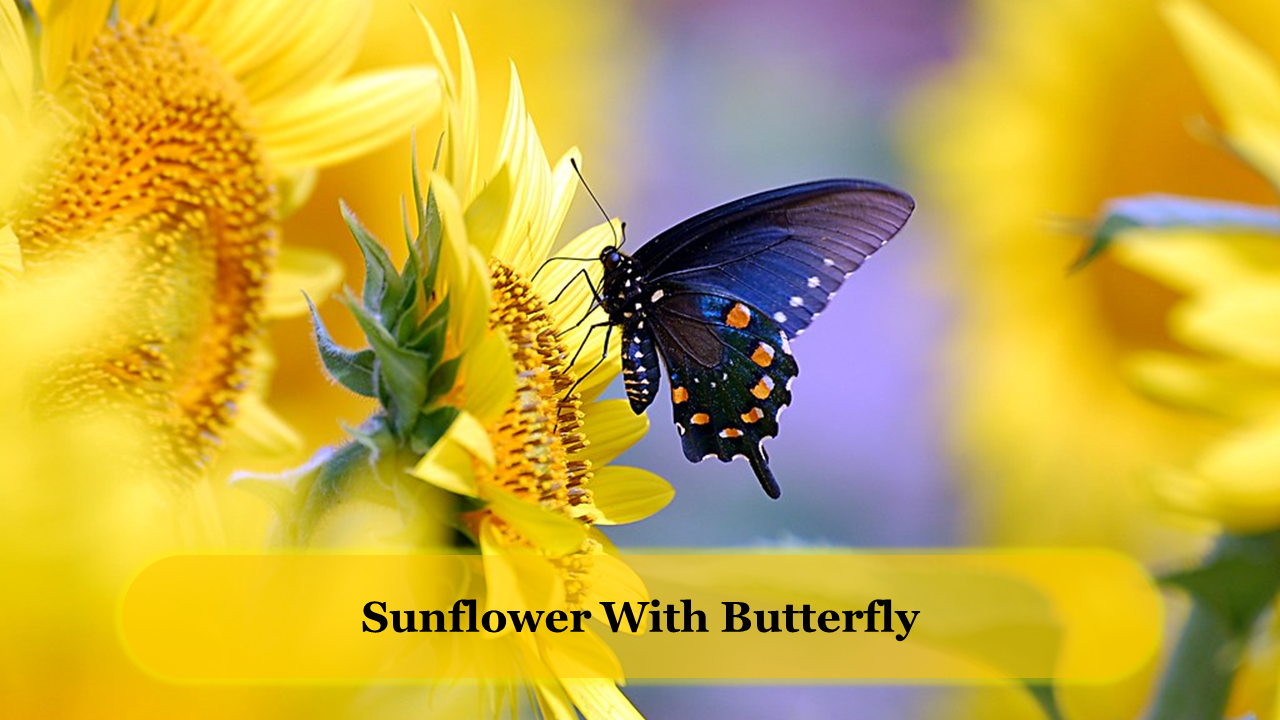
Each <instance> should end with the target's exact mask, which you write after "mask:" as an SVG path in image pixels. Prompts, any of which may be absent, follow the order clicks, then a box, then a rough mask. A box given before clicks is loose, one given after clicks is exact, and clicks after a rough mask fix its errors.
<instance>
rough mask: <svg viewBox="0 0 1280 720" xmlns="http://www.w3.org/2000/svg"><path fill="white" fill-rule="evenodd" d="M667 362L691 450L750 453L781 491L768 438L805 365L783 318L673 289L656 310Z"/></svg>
mask: <svg viewBox="0 0 1280 720" xmlns="http://www.w3.org/2000/svg"><path fill="white" fill-rule="evenodd" d="M651 316H652V317H654V319H655V320H656V322H655V327H656V328H657V329H656V330H655V335H656V338H657V342H658V347H659V348H660V351H661V353H662V356H663V358H664V360H665V361H666V363H667V371H668V374H669V375H670V380H671V401H672V408H673V410H674V413H673V414H674V417H675V421H676V425H677V427H678V428H679V430H680V435H681V442H682V444H683V446H684V453H685V456H686V457H687V458H689V459H690V460H691V461H694V462H697V461H700V460H703V459H705V458H706V457H708V456H715V457H717V458H719V459H720V460H722V461H726V462H727V461H729V460H731V459H733V458H734V457H735V456H737V455H742V456H743V457H746V458H747V459H748V460H749V461H750V462H751V465H752V467H753V468H754V469H755V470H756V475H757V476H758V477H759V479H760V484H761V486H763V487H764V488H765V492H767V493H768V494H769V495H770V496H771V497H777V495H778V494H779V490H778V486H777V483H776V482H775V481H774V479H773V476H772V473H770V472H769V470H768V461H767V459H766V458H765V456H764V450H763V448H762V447H761V444H760V443H761V441H762V440H764V438H767V437H775V436H777V434H778V414H779V413H780V412H781V410H782V408H783V407H785V406H786V405H787V404H788V403H790V402H791V391H790V387H789V386H790V383H791V379H792V378H794V377H795V376H796V374H797V373H798V372H799V368H798V367H797V366H796V362H795V359H794V358H793V357H792V356H791V349H790V345H789V343H788V342H787V338H786V335H785V333H784V332H783V331H782V328H781V327H780V326H779V324H778V323H777V322H776V321H774V320H773V319H772V318H770V317H769V316H767V315H764V314H763V313H761V312H760V311H758V310H757V309H755V308H752V307H750V306H748V305H746V304H745V303H742V302H739V301H736V300H732V299H729V298H724V297H719V296H715V295H703V294H693V293H678V294H672V295H669V296H666V298H665V299H664V301H663V302H662V303H660V304H658V305H657V306H656V307H655V308H654V309H653V311H652V315H651Z"/></svg>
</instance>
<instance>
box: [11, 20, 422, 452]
mask: <svg viewBox="0 0 1280 720" xmlns="http://www.w3.org/2000/svg"><path fill="white" fill-rule="evenodd" d="M367 14H368V10H367V7H366V6H365V4H364V3H361V2H355V1H351V2H340V1H325V2H291V1H275V2H245V1H242V0H203V1H198V2H181V3H177V2H173V3H170V2H136V1H135V2H125V1H121V2H108V1H105V0H83V1H78V0H70V1H68V2H47V1H45V2H33V3H16V2H14V0H0V154H3V156H5V157H6V158H16V159H17V162H13V163H11V164H10V165H9V166H8V167H7V168H6V171H5V176H4V178H3V182H0V248H3V251H2V252H0V258H2V259H0V263H3V268H4V270H3V272H0V275H3V276H6V277H10V278H14V277H17V276H19V275H21V277H22V278H24V279H27V280H30V281H32V282H38V281H39V280H40V278H41V277H42V276H44V275H46V274H48V273H51V272H54V270H53V269H54V268H56V267H58V266H59V265H61V264H63V263H65V262H67V261H69V260H74V259H76V258H78V257H82V256H91V255H94V254H97V253H101V252H113V253H118V254H120V256H122V257H124V258H126V259H127V261H128V262H127V263H126V265H125V267H124V269H123V271H122V273H121V276H120V277H119V278H104V279H103V280H102V286H101V287H89V288H84V289H83V291H85V292H91V293H92V292H101V293H106V292H108V291H109V292H110V293H113V294H115V295H117V296H118V298H119V300H120V302H121V305H120V312H119V314H118V315H117V316H116V317H115V318H113V319H112V320H111V321H110V322H106V323H103V324H102V326H101V327H100V329H99V332H98V333H97V337H96V339H95V340H94V341H93V342H91V343H87V344H82V345H79V346H77V347H76V348H74V349H68V350H67V351H66V352H65V353H63V357H60V358H58V359H57V361H56V362H53V363H51V365H50V366H49V368H47V370H46V372H44V373H43V377H42V378H41V379H40V381H39V382H38V387H37V389H36V391H35V393H36V394H35V397H37V398H38V399H39V407H40V409H41V412H45V413H51V414H57V413H59V412H62V411H63V410H64V409H75V410H77V411H78V410H79V409H82V408H83V407H84V406H85V405H90V404H105V405H106V406H108V407H121V406H122V405H125V404H127V405H130V406H141V407H143V408H145V409H146V411H147V413H148V415H149V418H150V422H151V424H152V425H153V426H154V428H155V429H156V430H157V431H158V432H159V435H160V436H161V437H162V438H164V441H163V442H160V443H158V444H157V447H156V448H155V451H154V453H152V454H150V455H151V459H150V460H149V461H154V462H156V463H157V464H158V465H159V466H162V467H165V468H167V469H169V470H170V471H173V472H176V473H178V474H180V475H184V476H188V477H191V476H194V475H197V474H198V473H199V472H200V471H202V470H203V469H205V468H207V467H208V466H209V465H210V463H211V462H212V461H213V460H214V459H215V458H216V456H217V455H218V453H219V450H220V447H221V445H222V444H223V440H224V439H225V438H226V436H227V435H228V433H229V431H230V430H231V429H232V426H233V424H237V425H239V426H240V428H241V429H242V430H243V429H248V430H249V432H250V434H251V435H255V434H256V435H257V439H258V440H259V441H260V442H262V443H264V444H268V445H270V444H276V443H280V442H283V443H285V444H294V445H296V444H297V443H298V439H297V437H296V435H295V434H293V433H292V432H291V431H290V430H289V429H288V427H287V426H285V425H284V424H283V423H282V422H281V421H279V419H278V418H276V417H275V416H274V414H273V413H272V412H271V411H270V410H269V409H268V408H267V406H266V405H265V404H264V403H263V402H262V401H261V399H260V397H261V394H262V391H263V387H262V385H263V373H262V372H260V370H261V369H262V368H264V367H267V366H268V365H269V364H270V359H269V356H268V355H266V354H265V352H264V350H265V349H264V347H263V343H262V342H261V334H262V328H263V325H264V322H265V320H267V319H268V318H273V317H282V316H286V315H289V314H297V313H300V312H305V306H304V305H302V304H301V303H300V302H299V301H298V299H297V296H298V288H300V287H301V288H308V289H311V290H312V291H313V292H316V293H317V294H324V293H325V292H327V291H328V290H329V289H331V288H332V287H334V286H335V285H336V284H337V282H338V280H339V278H340V274H341V271H340V268H339V267H338V266H337V265H336V264H335V263H334V262H333V261H331V260H330V259H328V258H327V257H326V256H323V255H320V254H317V253H314V252H306V251H300V250H294V249H289V248H285V249H283V250H282V249H281V248H280V247H279V221H280V218H281V217H282V215H284V214H286V213H287V212H289V211H290V210H292V209H293V208H294V207H296V206H297V205H299V204H300V203H302V202H303V201H304V200H305V199H306V195H307V192H308V188H309V187H310V186H311V183H312V179H313V176H314V173H315V171H316V168H319V167H323V166H326V165H330V164H333V163H337V162H341V161H343V160H345V159H348V158H351V157H354V156H357V155H359V154H361V153H364V152H367V151H369V150H371V149H373V148H376V147H378V146H379V145H381V144H383V143H385V142H387V141H388V140H390V139H392V138H394V137H397V136H399V135H400V134H402V133H404V132H405V131H406V129H407V128H408V127H409V126H410V125H411V124H412V123H413V122H415V121H418V120H421V119H425V118H426V117H427V116H428V115H429V114H430V113H431V112H432V111H433V110H434V109H435V108H436V107H438V103H439V97H438V94H436V93H435V88H436V84H435V74H434V71H432V70H431V69H429V68H426V67H406V68H402V69H395V70H386V71H382V72H375V73H366V74H362V75H357V76H351V77H343V75H344V73H345V72H346V69H347V67H348V66H349V65H350V63H351V61H352V59H353V58H354V56H355V53H356V52H357V51H358V50H359V48H360V46H361V43H362V35H363V32H362V31H363V25H364V23H365V20H366V18H367ZM108 288H109V289H108Z"/></svg>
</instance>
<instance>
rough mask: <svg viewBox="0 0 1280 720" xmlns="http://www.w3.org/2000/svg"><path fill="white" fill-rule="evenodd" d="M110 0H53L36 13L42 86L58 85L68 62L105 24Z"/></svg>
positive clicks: (82, 51)
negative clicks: (39, 25) (39, 32)
mask: <svg viewBox="0 0 1280 720" xmlns="http://www.w3.org/2000/svg"><path fill="white" fill-rule="evenodd" d="M111 3H112V0H53V2H50V3H49V4H48V6H47V7H46V8H45V9H44V10H43V11H42V12H39V15H40V24H41V27H42V28H43V33H42V35H41V37H40V67H41V69H42V70H43V71H44V87H45V88H46V89H53V88H57V87H59V86H61V85H62V81H63V78H64V77H66V72H67V64H68V63H70V62H71V60H72V59H74V58H77V57H80V56H81V55H82V54H83V53H84V51H85V49H86V48H88V47H89V44H90V43H92V42H93V40H94V38H96V37H97V36H98V34H99V33H101V32H102V29H103V27H104V26H105V25H106V21H107V14H108V13H109V12H110V11H111Z"/></svg>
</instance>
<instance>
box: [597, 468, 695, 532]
mask: <svg viewBox="0 0 1280 720" xmlns="http://www.w3.org/2000/svg"><path fill="white" fill-rule="evenodd" d="M591 494H592V497H593V498H594V504H595V506H596V510H597V511H599V517H598V518H597V519H596V523H597V524H598V525H617V524H619V523H631V522H636V521H637V520H643V519H645V518H647V517H649V516H650V515H652V514H654V513H656V512H658V511H659V510H661V509H662V508H664V507H666V506H667V504H668V503H670V502H671V499H672V498H674V497H675V496H676V491H675V488H673V487H671V483H669V482H667V481H666V480H663V479H662V478H660V477H658V476H657V475H654V474H653V473H651V472H649V471H648V470H641V469H640V468H633V467H623V466H618V465H608V466H606V467H602V468H599V469H598V470H596V471H595V474H594V475H593V476H592V478H591Z"/></svg>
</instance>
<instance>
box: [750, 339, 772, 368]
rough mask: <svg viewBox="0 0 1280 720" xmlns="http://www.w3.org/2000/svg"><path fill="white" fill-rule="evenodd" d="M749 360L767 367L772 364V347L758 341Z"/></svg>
mask: <svg viewBox="0 0 1280 720" xmlns="http://www.w3.org/2000/svg"><path fill="white" fill-rule="evenodd" d="M751 362H753V363H755V364H757V365H759V366H760V367H769V366H770V365H772V364H773V348H771V347H769V346H768V345H765V344H764V343H760V344H759V345H757V346H756V350H755V352H753V353H751Z"/></svg>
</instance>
